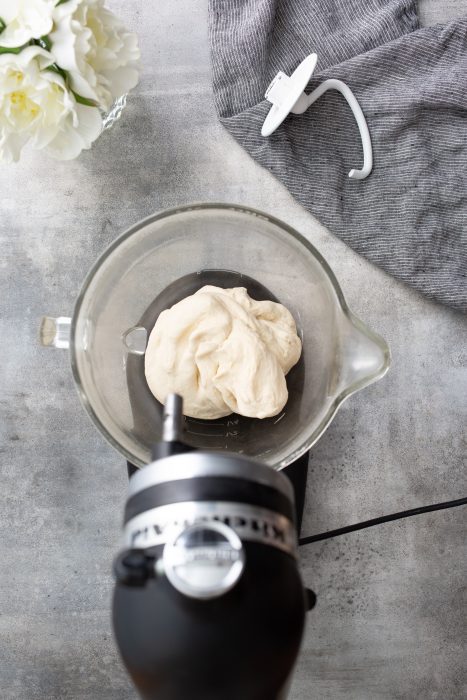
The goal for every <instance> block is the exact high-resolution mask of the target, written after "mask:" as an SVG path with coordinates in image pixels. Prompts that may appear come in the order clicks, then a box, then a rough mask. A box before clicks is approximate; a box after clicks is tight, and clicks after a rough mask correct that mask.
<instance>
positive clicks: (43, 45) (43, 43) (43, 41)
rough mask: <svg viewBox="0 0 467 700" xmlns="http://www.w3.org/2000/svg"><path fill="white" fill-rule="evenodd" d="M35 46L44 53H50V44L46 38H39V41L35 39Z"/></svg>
mask: <svg viewBox="0 0 467 700" xmlns="http://www.w3.org/2000/svg"><path fill="white" fill-rule="evenodd" d="M34 43H35V44H37V45H38V46H40V47H41V49H45V50H46V51H50V49H51V48H52V42H51V41H50V39H49V37H48V36H41V38H40V39H36V40H35V42H34Z"/></svg>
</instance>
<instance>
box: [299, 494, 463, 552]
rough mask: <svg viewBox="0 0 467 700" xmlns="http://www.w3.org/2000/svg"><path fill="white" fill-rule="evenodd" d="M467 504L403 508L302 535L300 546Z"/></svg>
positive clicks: (458, 500) (461, 499) (459, 502)
mask: <svg viewBox="0 0 467 700" xmlns="http://www.w3.org/2000/svg"><path fill="white" fill-rule="evenodd" d="M465 505H467V498H458V499H457V500H456V501H444V502H443V503H434V504H433V505H431V506H422V507H421V508H412V509H411V510H401V511H400V512H399V513H391V514H390V515H382V516H381V517H379V518H372V519H371V520H364V521H363V522H361V523H355V525H346V527H339V528H337V530H329V531H328V532H321V533H320V534H319V535H310V536H309V537H302V538H301V539H300V540H298V544H299V545H300V546H302V545H304V544H311V543H312V542H319V541H320V540H327V539H330V538H331V537H338V536H339V535H346V534H347V533H348V532H355V531H356V530H363V529H364V528H366V527H373V526H374V525H381V523H389V522H390V521H391V520H399V519H400V518H410V517H411V516H412V515H421V514H422V513H430V512H431V511H433V510H444V508H456V507H457V506H465Z"/></svg>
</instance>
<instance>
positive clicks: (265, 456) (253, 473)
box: [41, 204, 390, 700]
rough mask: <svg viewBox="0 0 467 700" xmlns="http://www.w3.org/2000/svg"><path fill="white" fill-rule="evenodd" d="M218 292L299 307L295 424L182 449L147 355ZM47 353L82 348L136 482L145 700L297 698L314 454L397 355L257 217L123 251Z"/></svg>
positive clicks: (79, 358) (133, 664)
mask: <svg viewBox="0 0 467 700" xmlns="http://www.w3.org/2000/svg"><path fill="white" fill-rule="evenodd" d="M205 284H214V285H217V286H221V287H236V286H237V287H238V286H244V287H246V288H247V290H248V292H249V294H250V296H252V297H253V298H257V299H259V300H261V299H272V300H275V301H279V302H280V303H282V304H284V305H285V306H286V307H287V308H288V309H289V311H290V312H291V313H292V315H293V316H294V319H295V322H296V325H297V331H298V333H299V335H300V337H301V339H302V345H303V352H302V357H301V359H300V362H299V363H298V364H297V365H296V366H295V367H294V368H293V369H292V370H291V372H290V373H289V375H288V376H287V385H288V390H289V400H288V403H287V405H286V407H285V409H284V410H283V412H282V413H281V414H280V415H279V416H277V417H275V418H269V419H264V420H254V419H244V418H242V417H241V416H236V415H234V416H228V417H226V418H223V419H220V420H216V421H195V420H193V419H185V421H184V434H183V435H182V424H181V417H182V406H181V403H180V400H179V398H177V397H175V396H172V397H170V401H169V403H168V405H167V406H166V408H165V412H164V411H163V407H162V406H161V405H160V404H159V403H158V402H157V401H156V399H155V398H154V397H153V396H152V394H151V392H150V391H149V388H148V387H147V384H146V382H145V379H144V353H145V349H146V343H147V338H148V334H149V332H150V331H151V329H152V327H153V325H154V323H155V320H156V319H157V317H158V315H159V313H160V312H161V311H162V310H163V309H165V308H168V307H170V306H171V305H172V304H174V303H176V302H177V301H180V299H182V298H184V297H185V296H188V295H189V294H192V293H193V292H195V291H197V289H199V288H200V287H202V286H203V285H205ZM41 342H42V344H43V345H48V346H53V347H57V348H69V349H70V355H71V366H72V371H73V376H74V379H75V383H76V387H77V390H78V393H79V396H80V398H81V401H82V403H83V405H84V407H85V408H86V410H87V411H88V413H89V415H90V417H91V418H92V420H93V422H94V423H95V425H96V426H97V428H98V429H99V430H100V432H101V433H102V434H103V435H104V436H105V437H106V438H107V439H108V441H109V442H110V443H111V444H112V445H113V446H114V447H115V448H116V449H117V450H118V451H119V452H120V454H122V455H123V456H124V457H125V459H126V460H127V463H128V469H129V473H130V474H133V476H131V479H130V494H129V498H128V502H127V505H126V510H125V527H124V538H125V549H124V551H123V552H122V554H121V555H120V556H119V557H118V559H117V561H116V564H115V574H116V580H117V582H116V588H115V597H114V625H115V633H116V638H117V641H118V644H119V647H120V650H121V653H122V657H123V660H124V662H125V664H126V666H127V668H128V670H129V672H130V674H131V676H132V678H133V681H134V682H135V684H136V686H137V688H138V690H139V691H140V693H141V694H142V697H143V698H145V700H146V699H147V700H149V699H152V698H156V697H157V698H158V699H159V700H187V699H188V698H189V699H190V700H214V699H215V700H219V698H222V700H238V698H242V700H279V699H282V698H284V697H285V696H286V693H287V684H288V682H289V679H290V672H291V670H292V668H293V665H294V662H295V659H296V657H297V654H298V650H299V646H300V640H301V636H302V632H303V626H304V619H305V611H306V610H307V609H310V608H311V607H312V606H313V604H314V600H315V596H314V594H313V593H312V592H307V591H306V590H305V589H304V587H303V584H302V582H301V579H300V574H299V571H298V566H297V530H299V527H300V520H301V513H302V509H303V502H304V496H305V485H306V469H307V462H308V451H309V449H310V448H311V446H312V445H313V444H314V443H315V442H316V441H317V440H318V439H319V437H320V436H321V435H322V433H323V432H324V431H325V430H326V428H327V427H328V425H329V423H330V422H331V420H332V419H333V417H334V415H335V413H336V411H337V410H338V408H339V406H340V405H341V404H342V402H343V401H344V400H346V399H347V398H348V397H349V396H351V395H352V394H353V393H355V392H356V391H359V390H360V389H363V388H364V387H366V386H368V385H369V384H371V383H372V382H374V381H377V380H378V379H380V378H381V377H382V376H384V374H385V373H386V372H387V370H388V368H389V364H390V354H389V349H388V347H387V345H386V343H385V341H384V340H383V339H382V338H381V337H380V336H378V335H377V334H375V333H373V332H372V331H371V330H370V329H369V328H368V327H367V326H365V324H363V323H362V322H361V321H360V320H359V319H357V318H356V317H355V316H354V315H353V314H352V312H351V311H350V310H349V309H348V307H347V305H346V303H345V300H344V297H343V295H342V291H341V289H340V287H339V285H338V283H337V280H336V278H335V276H334V274H333V272H332V271H331V269H330V268H329V266H328V264H327V263H326V261H325V260H324V259H323V258H322V256H321V255H320V254H319V253H318V251H317V250H316V249H315V248H314V247H313V246H312V245H311V244H310V243H309V242H308V241H307V240H306V239H305V238H303V237H302V236H301V235H300V234H298V233H297V232H296V231H294V230H293V229H292V228H290V227H289V226H287V225H286V224H284V223H282V222H280V221H278V220H277V219H275V218H274V217H271V216H269V215H266V214H263V213H262V212H258V211H256V210H253V209H248V208H246V207H238V206H235V205H222V204H196V205H192V206H186V207H180V208H178V209H174V210H172V211H168V212H163V213H161V214H157V215H155V216H153V217H150V218H149V219H147V220H145V221H143V222H141V223H139V224H137V225H136V226H134V227H133V228H131V229H130V230H129V231H127V232H126V233H125V234H123V235H122V236H121V237H120V238H119V239H117V240H116V241H115V242H114V243H113V244H112V245H111V246H110V247H109V248H108V250H107V251H105V252H104V253H103V255H102V256H101V258H100V260H98V261H97V263H96V264H95V265H94V267H93V268H92V269H91V271H90V272H89V274H88V276H87V278H86V280H85V282H84V285H83V288H82V290H81V292H80V294H79V296H78V299H77V301H76V305H75V309H74V314H73V317H72V318H68V317H59V318H51V317H45V318H44V319H43V322H42V326H41ZM185 442H186V443H187V444H185ZM281 472H285V473H287V474H288V476H290V478H291V480H292V482H293V485H292V483H291V481H290V480H289V479H288V478H287V476H286V475H285V473H281ZM294 488H295V496H294Z"/></svg>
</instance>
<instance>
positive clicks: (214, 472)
mask: <svg viewBox="0 0 467 700" xmlns="http://www.w3.org/2000/svg"><path fill="white" fill-rule="evenodd" d="M188 457H189V458H188ZM209 476H228V477H236V478H238V479H246V480H247V481H252V482H255V483H259V484H264V485H266V486H271V487H273V488H275V489H277V491H280V492H281V493H283V494H284V496H286V497H287V498H288V499H289V500H290V501H291V502H292V503H294V502H295V496H294V490H293V487H292V484H291V483H290V481H289V480H288V478H287V477H286V476H285V475H284V474H281V473H280V472H278V471H275V470H274V469H271V467H268V466H266V465H264V464H259V463H258V462H252V461H250V460H249V459H248V458H246V457H242V455H238V454H236V455H235V456H232V455H222V454H213V453H209V452H189V453H187V454H181V455H173V456H171V457H165V458H163V459H159V460H157V462H152V464H148V465H147V466H146V467H143V469H140V470H139V471H138V472H136V474H134V475H133V476H132V477H131V479H130V486H129V498H130V497H131V496H134V495H135V494H136V493H139V492H140V491H143V490H144V489H147V488H149V487H151V486H157V484H162V483H166V482H168V481H178V480H180V479H193V478H196V477H209Z"/></svg>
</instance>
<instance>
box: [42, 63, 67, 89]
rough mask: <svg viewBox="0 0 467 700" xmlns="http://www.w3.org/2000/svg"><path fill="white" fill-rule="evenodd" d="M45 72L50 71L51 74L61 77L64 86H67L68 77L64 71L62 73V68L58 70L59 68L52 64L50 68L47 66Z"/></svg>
mask: <svg viewBox="0 0 467 700" xmlns="http://www.w3.org/2000/svg"><path fill="white" fill-rule="evenodd" d="M46 70H51V71H52V72H53V73H58V75H61V76H62V78H63V80H64V81H65V84H67V85H68V75H67V73H66V71H64V70H63V68H60V66H57V64H56V63H52V65H51V66H47V68H46Z"/></svg>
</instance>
